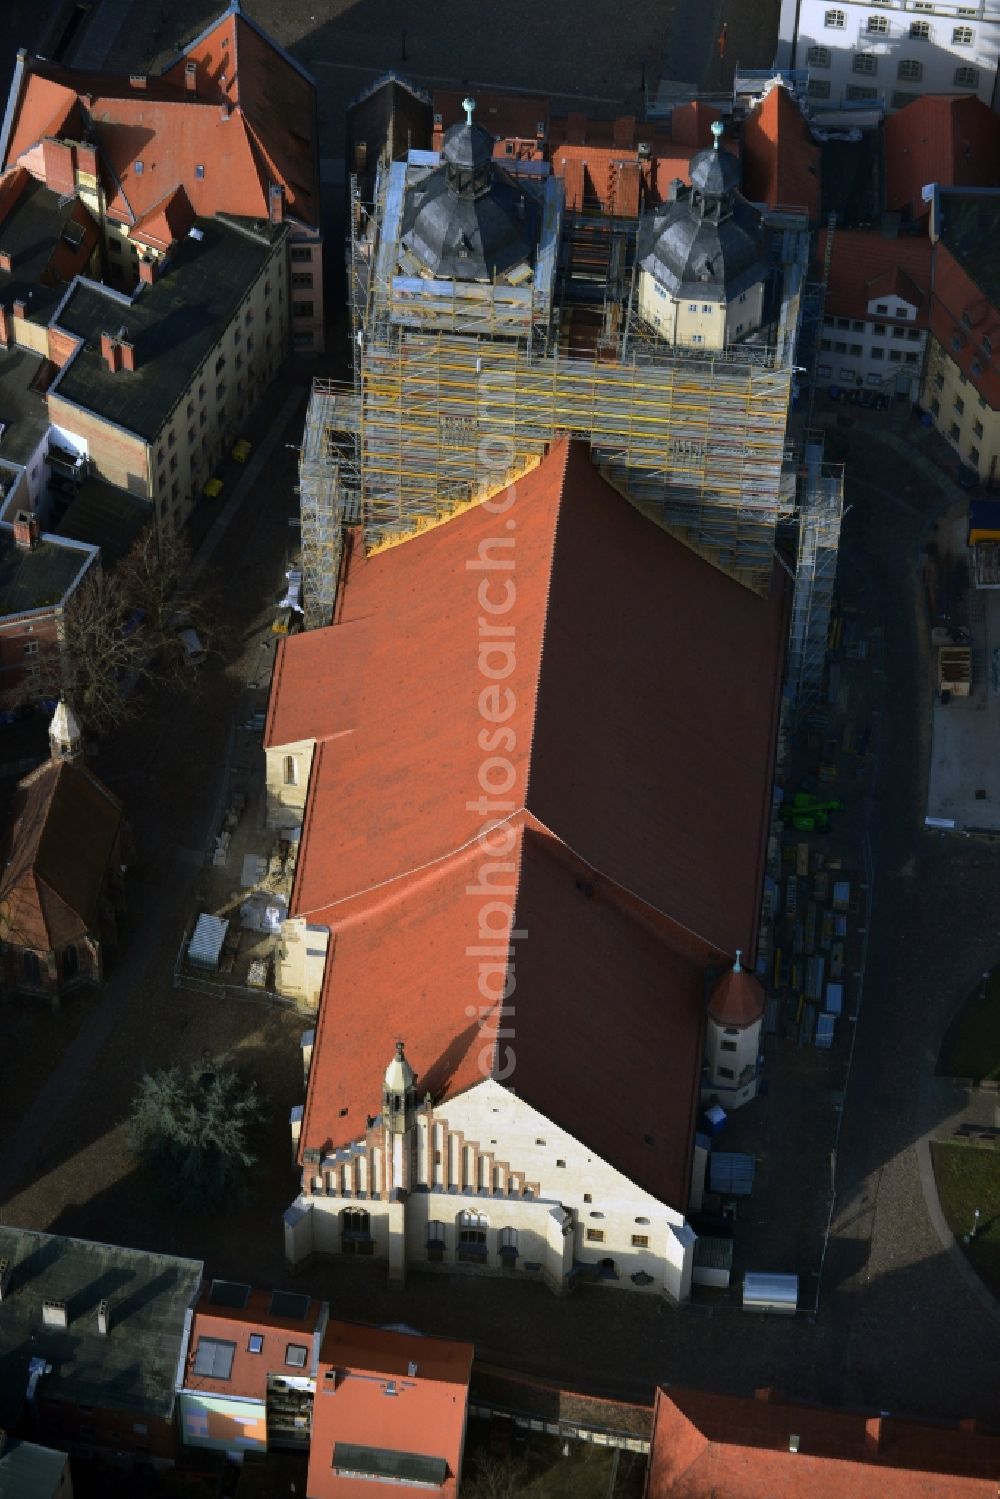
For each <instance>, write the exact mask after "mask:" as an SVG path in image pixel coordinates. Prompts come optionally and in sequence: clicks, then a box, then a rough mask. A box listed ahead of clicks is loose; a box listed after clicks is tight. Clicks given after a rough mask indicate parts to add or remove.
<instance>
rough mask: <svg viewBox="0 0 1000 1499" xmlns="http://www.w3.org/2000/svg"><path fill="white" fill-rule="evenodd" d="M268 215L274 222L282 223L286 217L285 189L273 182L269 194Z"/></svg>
mask: <svg viewBox="0 0 1000 1499" xmlns="http://www.w3.org/2000/svg"><path fill="white" fill-rule="evenodd" d="M267 206H268V216H269V218H270V220H271V223H272V224H280V223H282V221H283V220H284V217H285V189H284V188H283V187H280V186H278V184H277V183H274V182H272V184H271V187H270V191H269V192H268V195H267Z"/></svg>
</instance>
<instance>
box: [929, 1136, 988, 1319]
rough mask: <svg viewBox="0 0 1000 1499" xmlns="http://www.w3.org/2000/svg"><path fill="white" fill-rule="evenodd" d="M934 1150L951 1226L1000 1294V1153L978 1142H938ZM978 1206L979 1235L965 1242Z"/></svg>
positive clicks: (957, 1237)
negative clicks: (958, 1143) (952, 1143)
mask: <svg viewBox="0 0 1000 1499" xmlns="http://www.w3.org/2000/svg"><path fill="white" fill-rule="evenodd" d="M931 1150H932V1153H933V1156H934V1175H935V1177H936V1178H937V1189H938V1196H939V1197H940V1199H941V1208H942V1210H943V1212H944V1215H945V1217H946V1218H947V1220H948V1227H949V1228H950V1229H951V1231H952V1233H953V1234H954V1235H955V1237H956V1239H957V1240H958V1242H959V1244H961V1245H962V1248H963V1250H964V1251H965V1253H966V1254H967V1255H968V1257H969V1259H970V1261H971V1262H972V1265H973V1267H974V1268H975V1270H976V1271H977V1272H978V1274H979V1275H980V1276H981V1277H982V1279H983V1280H984V1281H985V1282H986V1284H987V1285H988V1286H989V1288H990V1290H991V1291H993V1292H995V1293H997V1294H1000V1152H998V1151H995V1150H984V1149H982V1148H980V1147H978V1146H975V1145H940V1144H935V1145H932V1146H931ZM976 1208H978V1209H979V1228H978V1231H977V1233H976V1237H975V1238H974V1239H973V1241H972V1243H971V1244H963V1243H962V1240H963V1237H964V1235H965V1234H967V1233H968V1232H969V1230H970V1229H971V1227H972V1223H973V1215H974V1213H975V1210H976Z"/></svg>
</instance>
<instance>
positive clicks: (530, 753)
mask: <svg viewBox="0 0 1000 1499" xmlns="http://www.w3.org/2000/svg"><path fill="white" fill-rule="evenodd" d="M558 441H559V442H561V443H562V444H563V461H562V473H561V474H560V476H559V503H558V506H557V509H556V520H555V525H554V526H553V527H552V548H551V551H550V552H549V558H548V562H549V565H548V567H547V568H546V575H545V607H544V609H543V611H542V629H541V637H540V639H539V642H538V670H537V671H536V672H535V701H534V704H533V706H532V710H531V723H530V725H529V728H528V744H527V760H526V771H525V777H524V804H525V807H526V808H530V806H531V771H532V762H533V759H534V748H535V725H536V723H537V721H538V704H539V700H540V698H541V695H542V671H543V668H544V665H545V641H546V638H547V636H548V632H549V614H550V612H551V604H552V579H553V575H554V573H555V557H556V542H557V540H558V536H559V523H560V521H561V520H562V508H563V504H564V502H565V499H566V476H567V474H568V472H569V460H570V453H571V452H572V448H573V445H572V442H571V440H570V438H569V437H561V438H559V439H558ZM555 450H556V448H555V445H553V447H551V448H550V449H549V451H548V453H547V454H546V455H545V456H546V460H548V459H549V458H551V456H552V454H553V453H554V452H555ZM517 482H518V481H517V480H515V481H514V483H513V485H511V488H513V489H515V490H516V487H517ZM508 524H510V523H508ZM532 815H533V814H532ZM547 831H548V832H551V831H552V830H551V828H549V829H547ZM553 836H556V835H553ZM559 841H560V842H561V841H562V840H561V839H560V840H559Z"/></svg>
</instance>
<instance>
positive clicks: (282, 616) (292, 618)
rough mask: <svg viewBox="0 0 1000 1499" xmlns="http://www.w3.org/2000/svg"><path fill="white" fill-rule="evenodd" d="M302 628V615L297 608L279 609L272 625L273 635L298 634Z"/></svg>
mask: <svg viewBox="0 0 1000 1499" xmlns="http://www.w3.org/2000/svg"><path fill="white" fill-rule="evenodd" d="M301 630H302V615H301V614H300V613H299V611H298V610H297V609H287V608H286V609H279V610H278V612H277V614H276V615H275V616H274V622H273V624H272V625H271V634H272V635H298V634H300V632H301Z"/></svg>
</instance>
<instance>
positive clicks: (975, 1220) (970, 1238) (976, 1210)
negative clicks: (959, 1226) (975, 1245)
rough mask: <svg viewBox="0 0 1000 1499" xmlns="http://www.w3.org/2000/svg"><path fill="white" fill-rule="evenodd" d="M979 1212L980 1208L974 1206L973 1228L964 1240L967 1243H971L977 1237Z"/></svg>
mask: <svg viewBox="0 0 1000 1499" xmlns="http://www.w3.org/2000/svg"><path fill="white" fill-rule="evenodd" d="M979 1212H980V1210H979V1208H974V1209H973V1213H972V1228H971V1229H970V1230H969V1232H968V1233H967V1234H966V1235H965V1238H964V1239H963V1241H962V1242H963V1243H965V1244H971V1243H972V1241H973V1239H974V1238H975V1237H976V1233H977V1231H978V1229H979Z"/></svg>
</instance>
